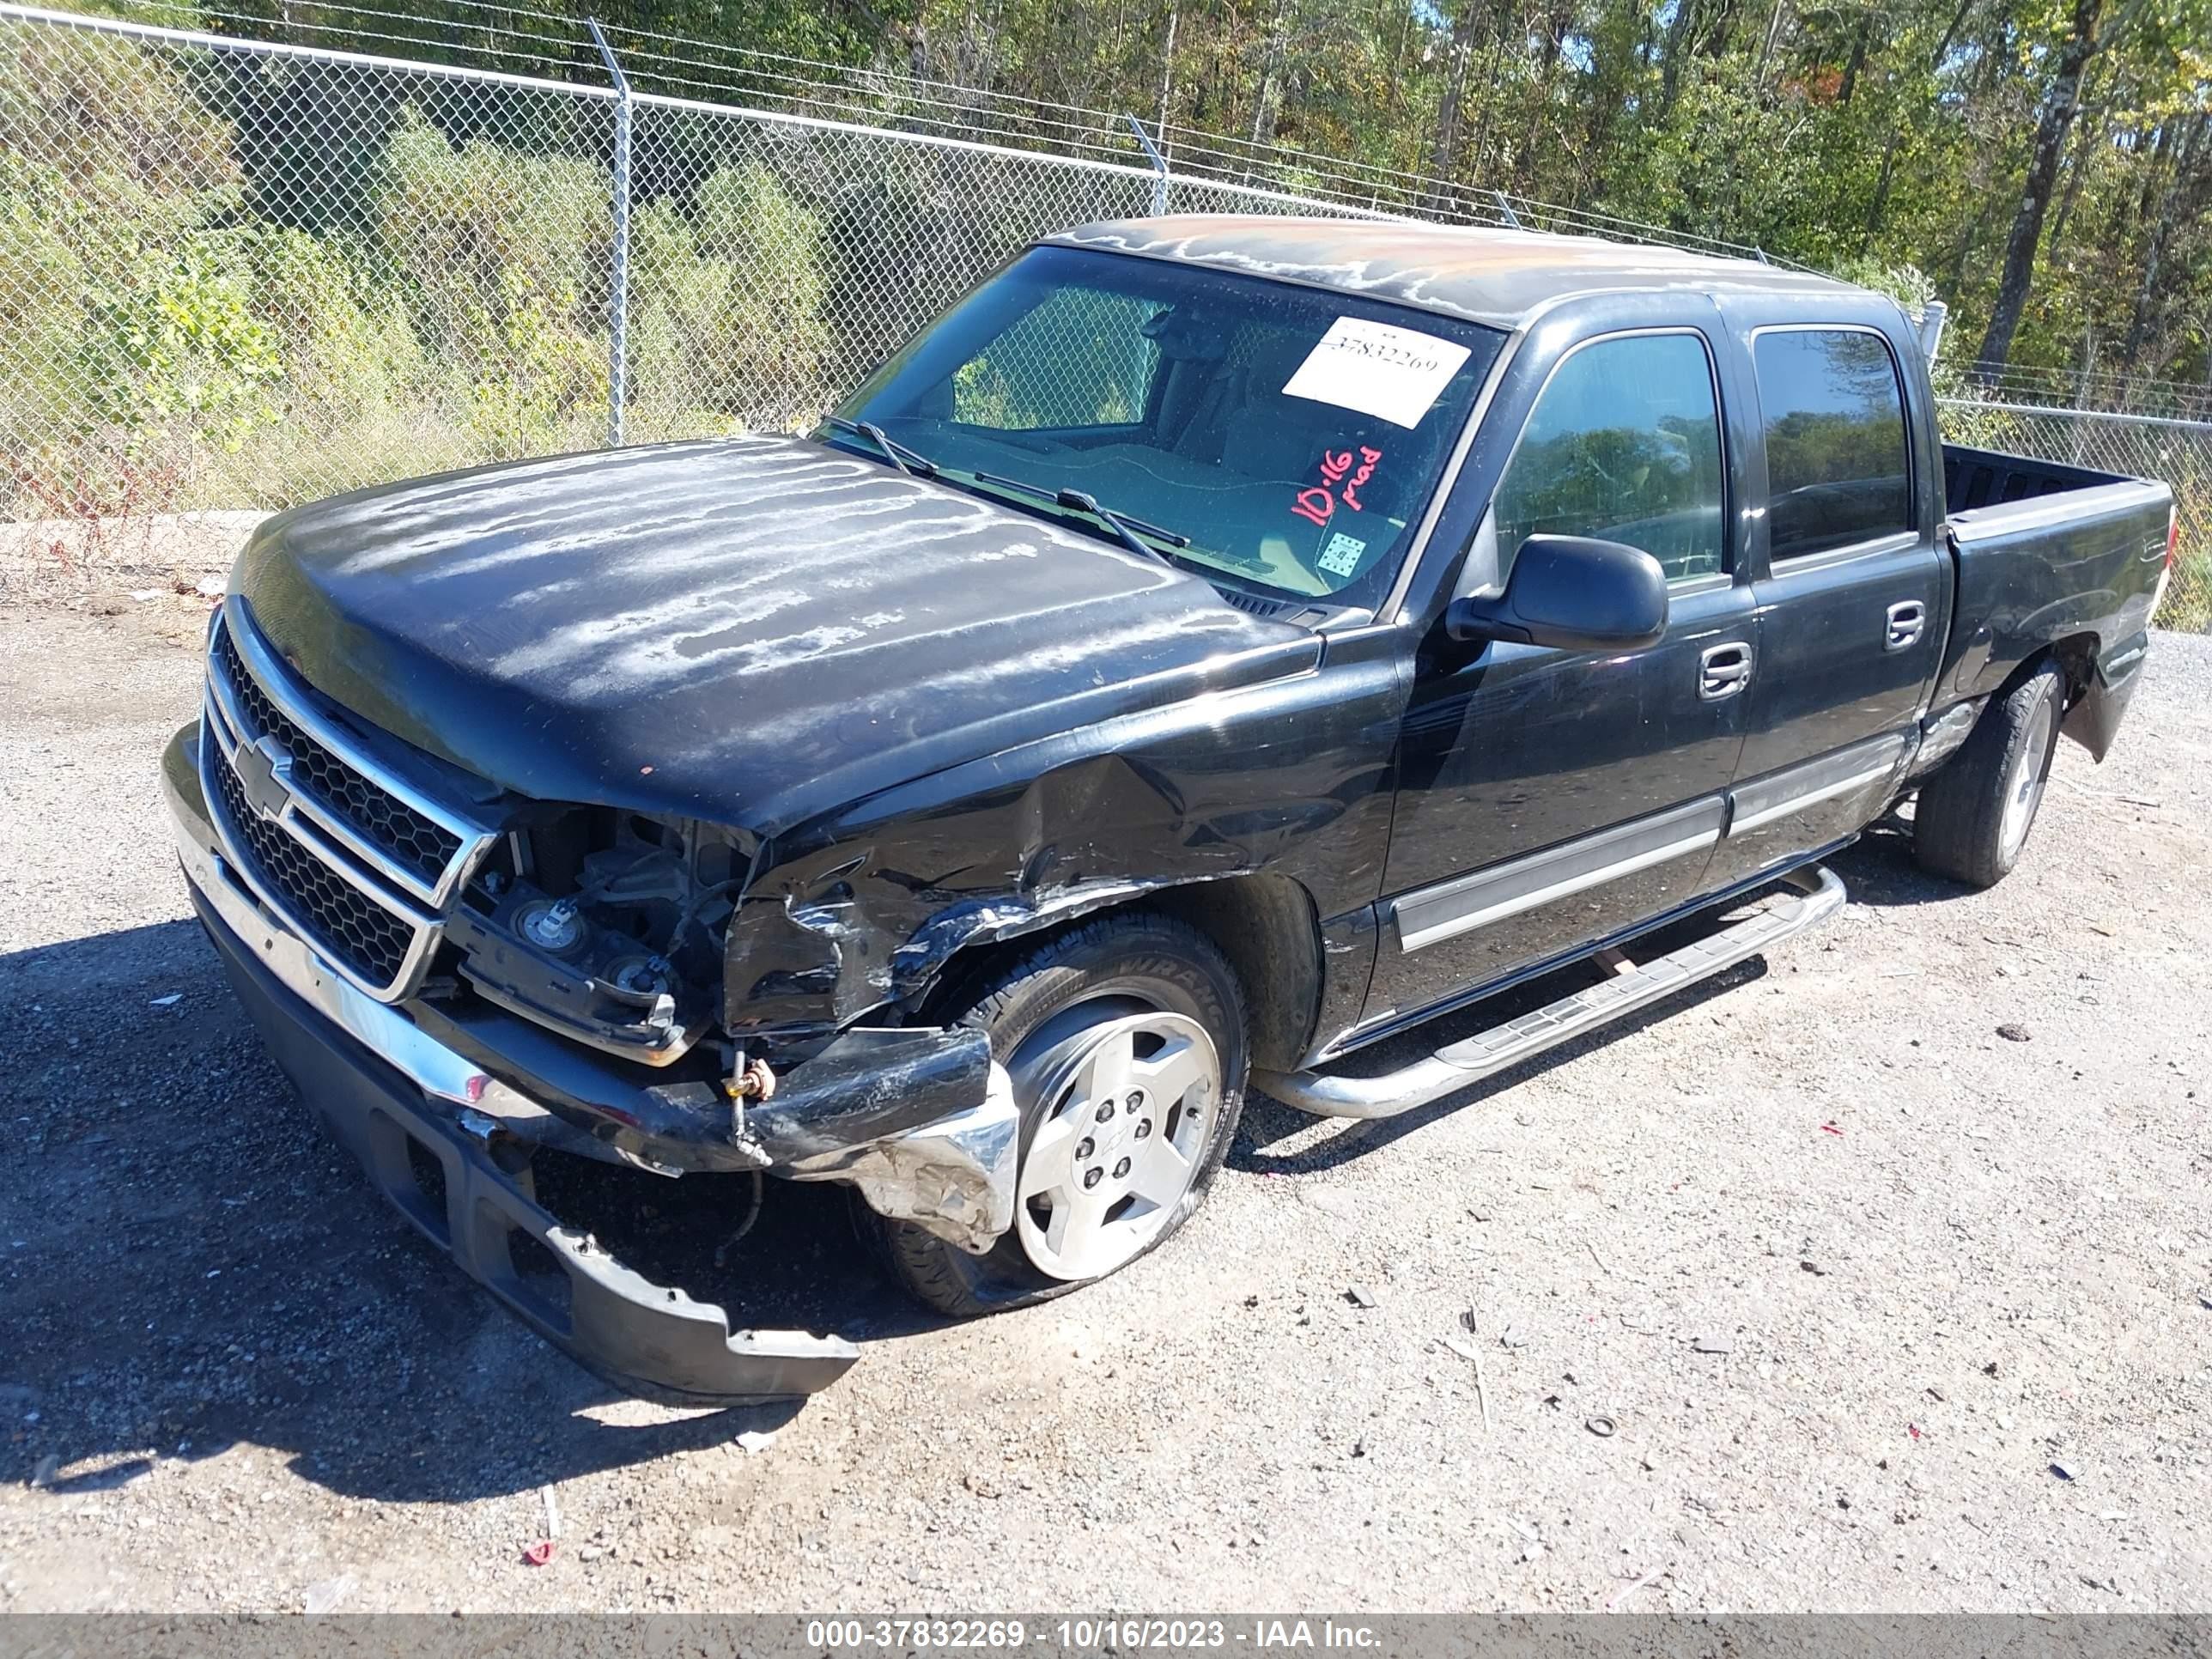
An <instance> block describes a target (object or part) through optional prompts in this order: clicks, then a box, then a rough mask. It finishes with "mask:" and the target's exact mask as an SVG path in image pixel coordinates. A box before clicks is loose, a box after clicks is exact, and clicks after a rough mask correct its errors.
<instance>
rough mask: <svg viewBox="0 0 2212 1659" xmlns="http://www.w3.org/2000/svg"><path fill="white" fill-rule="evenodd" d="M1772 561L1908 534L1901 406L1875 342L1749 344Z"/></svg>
mask: <svg viewBox="0 0 2212 1659" xmlns="http://www.w3.org/2000/svg"><path fill="white" fill-rule="evenodd" d="M1751 350H1752V362H1753V367H1754V368H1755V370H1756V371H1757V374H1758V377H1759V410H1760V413H1761V415H1762V416H1763V417H1764V418H1765V425H1766V495H1767V513H1766V519H1767V526H1768V533H1769V535H1770V536H1771V544H1770V546H1771V558H1772V559H1773V560H1774V561H1775V562H1781V561H1783V560H1784V559H1801V558H1804V557H1806V556H1808V555H1810V554H1814V553H1826V552H1831V551H1832V550H1835V549H1837V548H1839V547H1850V546H1854V545H1856V544H1858V543H1861V542H1869V541H1874V540H1877V539H1879V538H1881V537H1883V536H1888V535H1893V534H1895V533H1896V532H1899V531H1907V530H1911V528H1912V489H1911V469H1910V467H1909V466H1908V465H1907V462H1906V448H1905V398H1904V395H1903V393H1902V392H1900V390H1899V386H1898V380H1897V363H1896V361H1895V360H1894V359H1893V357H1892V356H1890V351H1889V345H1888V343H1887V341H1885V340H1884V339H1883V338H1882V337H1881V335H1879V334H1874V333H1870V332H1869V331H1866V330H1864V329H1840V328H1805V329H1777V330H1771V331H1767V332H1765V333H1761V334H1759V335H1757V336H1755V337H1753V341H1752V348H1751Z"/></svg>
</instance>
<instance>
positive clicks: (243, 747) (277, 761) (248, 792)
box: [234, 737, 292, 818]
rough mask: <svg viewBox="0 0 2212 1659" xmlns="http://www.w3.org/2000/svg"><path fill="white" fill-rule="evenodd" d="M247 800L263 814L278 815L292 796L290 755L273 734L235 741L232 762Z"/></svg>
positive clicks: (256, 811) (260, 814)
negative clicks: (235, 755) (235, 747)
mask: <svg viewBox="0 0 2212 1659" xmlns="http://www.w3.org/2000/svg"><path fill="white" fill-rule="evenodd" d="M234 765H235V766H236V768H237V770H238V787H239V788H240V791H241V792H242V793H244V794H245V796H246V804H247V805H250V806H251V807H252V809H253V810H254V812H255V813H256V814H257V815H258V816H259V817H264V818H274V817H279V816H281V815H282V814H283V811H284V808H285V805H286V804H287V803H289V801H290V800H291V799H292V786H291V774H292V757H291V755H290V754H289V753H288V752H287V751H286V750H285V748H284V745H283V744H281V743H279V742H277V741H276V738H268V737H264V738H261V739H259V740H258V742H254V743H242V744H239V745H238V757H237V759H236V761H235V762H234Z"/></svg>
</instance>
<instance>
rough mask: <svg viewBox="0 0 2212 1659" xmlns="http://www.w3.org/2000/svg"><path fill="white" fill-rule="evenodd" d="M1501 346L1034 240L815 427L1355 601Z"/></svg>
mask: <svg viewBox="0 0 2212 1659" xmlns="http://www.w3.org/2000/svg"><path fill="white" fill-rule="evenodd" d="M1503 343H1504V335H1503V334H1501V333H1500V332H1498V331H1497V330H1494V329H1490V328H1486V327H1483V326H1482V325H1479V324H1473V323H1466V322H1462V321H1460V320H1458V319H1452V318H1445V317H1440V316H1436V315H1432V314H1431V313H1427V312H1422V311H1417V310H1413V309H1412V308H1410V307H1401V306H1395V305H1391V304H1389V303H1387V302H1383V301H1370V300H1366V299H1364V298H1361V297H1360V296H1358V295H1349V294H1338V293H1334V292H1330V291H1327V290H1322V289H1311V288H1306V287H1303V286H1294V285H1291V284H1289V283H1278V282H1272V281H1269V280H1267V279H1266V278H1262V277H1252V276H1237V275H1233V274H1231V273H1226V272H1221V271H1215V270H1206V269H1203V268H1200V267H1197V266H1192V265H1185V264H1180V263H1177V262H1174V261H1168V260H1158V259H1150V258H1139V257H1136V256H1132V255H1127V254H1115V253H1104V252H1095V251H1092V250H1088V249H1075V248H1060V247H1036V248H1031V249H1030V250H1029V251H1028V252H1024V254H1022V255H1021V256H1020V257H1019V258H1017V259H1015V260H1014V261H1013V263H1012V264H1010V265H1008V266H1007V267H1006V269H1005V270H1002V271H1000V273H999V274H998V275H997V276H994V277H992V278H990V279H989V280H988V281H987V282H985V283H983V284H982V285H981V286H980V287H979V288H977V289H975V291H974V292H972V293H971V294H969V295H968V297H967V298H965V299H964V300H963V301H961V302H960V303H959V304H958V305H957V306H955V307H953V308H952V310H951V311H950V312H949V313H946V314H945V316H944V317H943V318H942V319H939V321H938V322H936V323H934V324H933V325H930V326H929V327H928V328H927V329H925V330H924V331H922V332H921V334H919V335H918V336H916V337H915V339H913V340H912V341H910V342H909V343H908V344H907V345H906V346H905V347H904V348H903V349H902V350H901V351H900V352H899V353H898V354H897V356H895V357H893V358H892V359H891V360H890V362H887V363H885V364H884V366H883V367H882V368H880V369H878V371H877V372H876V374H874V375H872V377H871V378H870V379H869V380H868V381H867V382H866V384H865V385H864V386H861V387H860V390H859V391H858V392H855V393H854V395H853V396H852V397H851V398H848V400H847V401H846V402H845V403H844V404H842V406H841V407H840V408H839V410H837V416H838V418H839V419H841V420H842V422H845V423H847V424H846V425H845V427H844V428H842V429H835V430H832V431H830V432H829V433H828V434H827V435H828V436H829V438H830V439H831V440H832V441H836V442H837V443H839V444H841V445H845V446H848V447H853V448H855V449H860V450H866V451H869V452H870V453H877V454H878V455H879V457H880V459H884V461H885V463H886V464H887V465H894V464H895V465H906V466H908V467H909V468H910V469H914V470H920V471H928V470H931V469H934V471H935V472H936V475H937V476H938V477H939V478H940V479H941V480H943V481H944V482H945V483H950V484H951V485H953V486H955V487H957V488H961V489H970V490H973V491H975V493H977V494H979V495H988V496H990V497H991V498H993V499H994V500H997V501H1002V502H1004V503H1005V504H1006V505H1007V506H1010V507H1018V508H1022V509H1025V510H1029V511H1033V512H1042V513H1047V514H1048V515H1053V516H1056V517H1059V518H1061V519H1063V520H1065V521H1066V522H1067V523H1069V524H1071V525H1073V526H1077V527H1079V528H1083V529H1087V530H1090V531H1091V532H1093V533H1096V534H1097V535H1099V536H1101V537H1103V538H1107V539H1109V540H1114V541H1117V542H1124V543H1130V544H1133V545H1135V544H1141V545H1143V546H1144V547H1145V548H1146V549H1147V550H1150V551H1152V552H1154V553H1156V554H1158V556H1161V557H1163V558H1164V559H1165V560H1167V561H1168V562H1171V563H1174V564H1176V565H1178V566H1180V567H1182V568H1186V569H1189V570H1193V571H1194V572H1197V573H1198V574H1203V575H1205V576H1207V577H1208V578H1210V579H1216V580H1221V581H1223V582H1225V584H1227V585H1230V586H1237V587H1243V588H1249V589H1250V590H1252V591H1254V592H1260V593H1264V594H1268V595H1271V596H1273V597H1277V598H1281V599H1294V600H1304V601H1307V602H1310V603H1314V604H1321V605H1329V606H1332V607H1334V606H1340V605H1357V606H1368V607H1372V606H1373V605H1376V603H1378V602H1379V601H1380V599H1381V598H1382V596H1383V594H1384V593H1385V592H1388V590H1389V586H1390V584H1391V582H1392V580H1393V579H1394V578H1395V575H1396V574H1397V572H1398V570H1399V568H1400V566H1401V562H1402V560H1403V558H1404V556H1405V553H1406V551H1407V547H1408V545H1409V544H1410V542H1411V540H1412V538H1413V533H1414V530H1415V527H1416V526H1419V524H1420V522H1421V520H1422V517H1423V514H1424V513H1425V509H1426V507H1427V506H1428V502H1429V500H1430V497H1431V495H1432V494H1433V493H1434V491H1435V489H1436V488H1437V481H1438V479H1439V478H1440V477H1441V476H1442V474H1443V470H1444V465H1445V462H1446V459H1447V458H1448V457H1449V454H1450V453H1451V451H1452V447H1453V444H1454V442H1455V440H1456V438H1457V437H1458V435H1459V434H1460V431H1461V429H1462V427H1463V426H1464V425H1465V423H1466V421H1467V418H1468V412H1469V410H1471V409H1472V408H1473V407H1474V402H1475V399H1476V398H1477V396H1478V394H1479V392H1480V388H1481V386H1482V384H1483V381H1484V380H1485V379H1486V377H1487V375H1488V374H1489V372H1490V368H1491V366H1492V363H1493V362H1495V361H1496V358H1497V356H1498V350H1499V349H1500V348H1501V346H1502V345H1503ZM863 422H864V423H866V425H868V426H872V427H874V428H877V429H878V430H879V431H880V432H881V433H882V434H883V435H884V437H885V438H886V439H888V440H889V441H890V443H891V444H892V445H893V446H894V447H895V448H894V451H893V453H890V454H884V453H882V452H881V451H879V450H878V449H877V448H876V447H875V446H874V443H873V441H872V439H871V438H869V437H868V436H866V435H862V434H861V433H860V432H858V431H856V430H854V429H853V428H854V426H856V425H857V424H858V423H863ZM895 458H896V459H895ZM1092 504H1095V508H1096V510H1093V505H1092ZM1116 520H1118V521H1119V522H1118V523H1117V522H1116ZM1132 538H1134V540H1132Z"/></svg>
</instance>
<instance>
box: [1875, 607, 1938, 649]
mask: <svg viewBox="0 0 2212 1659" xmlns="http://www.w3.org/2000/svg"><path fill="white" fill-rule="evenodd" d="M1927 628H1928V607H1927V606H1926V605H1923V604H1921V602H1920V601H1919V600H1917V599H1899V601H1898V602H1897V603H1896V604H1895V605H1892V606H1890V607H1889V611H1888V616H1887V621H1886V623H1885V624H1884V626H1883V629H1882V635H1881V648H1882V649H1883V650H1885V651H1902V650H1904V649H1905V647H1908V646H1911V645H1915V644H1917V643H1918V641H1919V639H1920V636H1921V635H1922V634H1923V633H1924V632H1926V631H1927Z"/></svg>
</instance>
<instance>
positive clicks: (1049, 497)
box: [975, 472, 1190, 568]
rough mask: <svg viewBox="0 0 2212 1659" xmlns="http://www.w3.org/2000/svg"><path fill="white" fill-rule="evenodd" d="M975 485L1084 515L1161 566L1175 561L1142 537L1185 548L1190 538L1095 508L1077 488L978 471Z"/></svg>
mask: <svg viewBox="0 0 2212 1659" xmlns="http://www.w3.org/2000/svg"><path fill="white" fill-rule="evenodd" d="M975 482H976V483H987V484H996V485H998V486H999V488H1000V489H1012V490H1018V491H1019V492H1020V493H1021V494H1023V495H1033V496H1035V497H1036V499H1037V500H1038V501H1050V502H1051V503H1052V504H1053V505H1054V507H1070V508H1072V509H1073V510H1074V511H1076V512H1078V513H1089V514H1090V515H1091V517H1092V518H1094V519H1096V520H1098V522H1099V523H1101V524H1103V525H1104V526H1106V527H1107V528H1108V529H1109V530H1111V531H1112V532H1114V533H1115V535H1116V536H1118V537H1119V538H1121V544H1122V545H1123V546H1124V547H1126V548H1127V549H1128V550H1130V551H1131V552H1133V553H1141V554H1142V555H1144V556H1145V557H1146V558H1148V559H1158V561H1159V562H1161V563H1162V564H1164V565H1167V566H1169V567H1170V568H1173V567H1174V563H1175V562H1174V561H1173V560H1172V559H1170V558H1169V557H1168V556H1167V555H1166V554H1164V553H1163V552H1161V551H1160V550H1159V549H1158V548H1157V547H1154V546H1152V544H1150V543H1148V542H1146V540H1145V539H1144V538H1146V536H1150V537H1151V538H1152V539H1153V540H1154V541H1161V542H1165V543H1166V544H1168V545H1169V546H1170V547H1188V546H1189V545H1190V538H1189V537H1188V536H1183V535H1178V534H1177V533H1176V532H1174V531H1172V530H1163V529H1161V528H1160V526H1158V525H1156V524H1146V522H1145V521H1144V520H1142V519H1133V518H1131V517H1129V515H1128V514H1127V513H1116V512H1115V511H1113V510H1112V509H1111V508H1109V507H1101V506H1099V505H1098V498H1097V496H1096V495H1091V494H1089V493H1087V492H1086V491H1084V490H1080V489H1046V488H1045V487H1044V486H1043V485H1042V484H1033V483H1029V482H1028V481H1027V480H1025V479H1022V478H1008V477H1001V476H1000V474H998V473H996V472H978V473H977V474H976V475H975Z"/></svg>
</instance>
